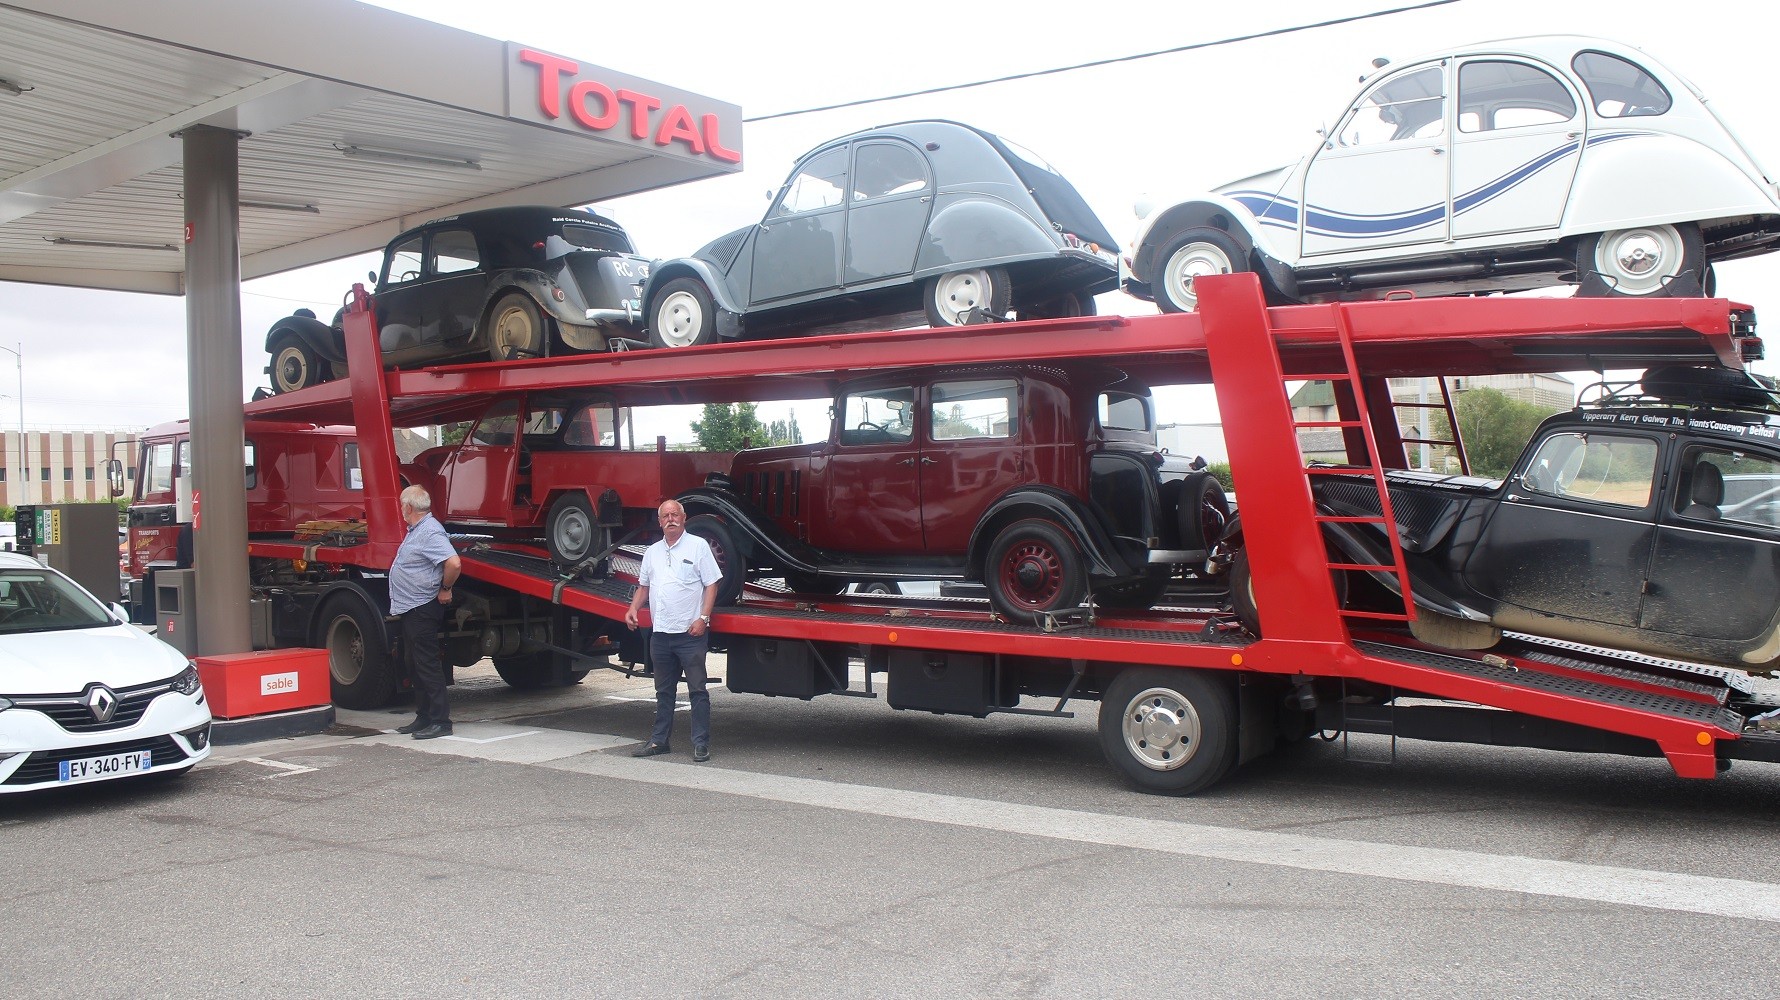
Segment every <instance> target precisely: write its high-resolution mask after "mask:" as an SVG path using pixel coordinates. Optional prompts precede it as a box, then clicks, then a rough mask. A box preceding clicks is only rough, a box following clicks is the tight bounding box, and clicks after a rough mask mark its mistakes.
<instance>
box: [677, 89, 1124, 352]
mask: <svg viewBox="0 0 1780 1000" xmlns="http://www.w3.org/2000/svg"><path fill="white" fill-rule="evenodd" d="M1117 285H1118V247H1117V245H1115V244H1114V243H1113V240H1112V237H1111V236H1109V235H1108V234H1107V232H1106V227H1105V226H1103V225H1102V224H1101V222H1100V220H1099V219H1098V218H1097V217H1096V216H1095V215H1094V213H1093V211H1092V210H1091V209H1089V208H1088V205H1087V203H1086V202H1085V201H1083V200H1082V197H1081V195H1080V194H1078V193H1077V192H1076V190H1075V188H1074V187H1072V186H1071V185H1070V183H1069V182H1068V181H1067V180H1064V179H1063V176H1062V175H1061V174H1059V173H1057V172H1056V170H1054V169H1052V168H1051V167H1050V166H1049V165H1048V164H1046V163H1045V162H1044V161H1043V160H1041V159H1039V158H1038V157H1037V156H1034V155H1033V154H1031V153H1029V152H1027V151H1025V150H1023V149H1021V148H1019V147H1018V146H1015V145H1013V144H1012V143H1009V142H1007V141H1006V140H1004V139H1001V138H999V137H997V136H994V135H990V134H989V133H987V132H983V131H980V130H978V129H974V128H971V127H969V126H967V125H960V124H957V123H955V122H947V121H914V122H904V123H901V124H898V125H887V126H883V127H881V128H874V129H869V130H866V131H864V132H856V133H854V134H852V135H847V136H842V137H841V138H839V139H835V140H833V141H832V142H827V143H824V144H823V145H821V146H818V147H817V148H816V149H814V150H812V151H811V152H809V153H806V154H805V155H804V156H803V157H802V158H801V159H799V160H798V162H797V165H796V166H795V167H794V168H793V169H792V171H791V176H790V178H789V179H788V180H786V182H785V184H784V186H783V187H781V188H780V189H779V192H778V195H777V196H776V197H775V198H774V199H773V203H772V207H771V208H769V209H767V213H766V217H765V218H763V219H761V221H760V222H759V223H758V224H756V225H753V226H749V227H747V228H746V229H738V230H736V231H735V232H733V233H729V234H728V235H725V236H722V237H719V238H718V239H716V240H713V241H712V242H710V243H709V244H707V245H706V246H704V247H702V248H701V249H699V250H698V251H697V252H696V253H694V254H693V255H692V256H691V257H687V258H682V259H677V260H668V261H658V262H657V264H656V267H655V270H654V273H652V274H651V275H650V277H649V282H648V286H647V287H646V288H645V290H644V293H643V301H644V303H645V306H644V312H645V315H646V317H647V323H648V327H649V340H650V343H652V344H654V345H655V346H657V347H690V346H693V345H698V344H710V343H715V342H716V341H717V340H718V339H719V338H735V337H743V336H749V337H770V336H784V335H788V334H794V333H798V332H802V331H805V330H810V329H813V328H817V327H820V328H822V329H824V330H826V331H828V332H839V331H845V330H848V329H882V328H884V327H885V326H909V325H915V324H919V323H921V322H926V323H928V324H930V325H932V326H959V325H962V324H965V323H970V322H976V321H981V320H991V319H1001V318H1005V317H1006V316H1007V314H1008V313H1009V311H1010V310H1011V311H1013V312H1014V313H1017V314H1018V316H1019V318H1021V319H1036V318H1041V317H1046V316H1078V315H1084V314H1091V312H1092V310H1093V308H1094V303H1093V296H1094V295H1095V294H1096V293H1098V292H1105V291H1112V290H1113V289H1114V288H1116V287H1117Z"/></svg>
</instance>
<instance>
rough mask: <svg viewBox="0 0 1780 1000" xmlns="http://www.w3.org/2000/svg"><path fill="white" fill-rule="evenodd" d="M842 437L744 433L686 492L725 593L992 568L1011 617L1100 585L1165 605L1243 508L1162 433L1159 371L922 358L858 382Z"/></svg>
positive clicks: (842, 408)
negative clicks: (1151, 379) (1229, 502)
mask: <svg viewBox="0 0 1780 1000" xmlns="http://www.w3.org/2000/svg"><path fill="white" fill-rule="evenodd" d="M833 414H834V416H833V419H832V422H831V425H830V432H829V435H828V437H827V439H826V440H824V441H821V442H819V443H814V444H802V445H784V446H779V447H772V448H759V449H753V450H748V451H743V452H741V453H739V454H738V455H737V456H736V459H735V463H734V466H733V468H732V469H731V470H730V472H729V474H728V475H727V476H723V477H716V478H715V479H714V480H713V481H712V482H711V483H708V484H707V485H706V486H704V487H702V488H699V489H695V490H690V491H687V492H685V493H682V494H681V495H680V498H679V499H680V501H681V503H683V504H684V505H685V507H686V513H687V515H688V516H687V522H686V530H687V531H690V532H693V533H695V534H698V535H700V536H701V537H703V538H705V539H706V540H707V541H709V542H711V543H712V546H713V548H714V549H715V550H716V551H717V553H718V562H719V564H721V565H722V566H723V568H724V587H723V591H722V593H721V595H720V600H722V601H724V602H725V603H727V602H729V601H733V600H734V599H735V597H736V596H737V595H738V594H739V593H740V591H741V587H742V583H743V581H744V579H748V578H755V577H782V578H784V579H785V580H786V581H787V583H788V584H789V585H790V586H791V588H792V589H793V590H796V591H799V592H802V593H811V594H835V593H839V592H840V591H841V590H842V589H843V588H845V587H846V586H847V585H848V584H850V583H860V584H870V583H876V582H896V581H915V580H937V581H946V580H980V581H982V583H984V584H985V585H986V588H987V590H988V596H989V599H990V601H991V602H992V604H993V605H994V607H995V609H996V610H997V611H998V612H1000V613H1001V614H1002V615H1003V616H1005V617H1007V618H1008V619H1010V620H1015V621H1021V622H1034V621H1042V620H1043V619H1044V617H1045V616H1048V615H1058V614H1063V613H1067V612H1071V611H1073V610H1075V609H1076V608H1078V607H1079V606H1080V605H1081V604H1082V603H1083V602H1084V601H1087V600H1089V599H1090V597H1092V599H1093V600H1094V601H1095V602H1096V603H1098V604H1100V605H1103V606H1106V607H1120V608H1147V607H1149V606H1150V605H1152V604H1153V603H1155V602H1156V601H1157V600H1158V599H1160V598H1161V597H1162V595H1163V593H1164V592H1165V591H1166V589H1167V587H1168V586H1169V584H1170V582H1171V580H1172V579H1174V578H1175V576H1176V575H1177V574H1197V573H1198V572H1199V571H1200V570H1201V569H1203V568H1204V566H1205V563H1206V559H1207V555H1208V553H1207V547H1208V546H1207V541H1208V539H1209V540H1215V539H1216V538H1217V537H1218V536H1219V534H1220V533H1221V531H1222V529H1223V523H1224V517H1225V516H1226V514H1227V513H1228V508H1227V506H1226V504H1225V500H1224V494H1223V490H1222V488H1221V487H1219V485H1218V483H1217V481H1216V480H1215V479H1213V478H1212V477H1211V476H1210V475H1208V474H1206V473H1203V472H1195V471H1192V470H1191V468H1190V467H1189V465H1188V463H1187V462H1186V461H1184V460H1182V459H1178V458H1172V457H1169V456H1167V455H1165V454H1163V453H1162V451H1161V450H1160V449H1159V448H1158V447H1157V444H1156V426H1155V412H1154V407H1153V405H1152V403H1151V399H1150V392H1149V389H1148V388H1147V387H1146V386H1144V385H1142V384H1141V383H1139V382H1137V381H1136V380H1134V379H1132V378H1131V377H1130V376H1129V375H1128V374H1127V373H1125V372H1123V371H1119V370H1117V369H1114V368H1110V367H1103V366H1099V365H1094V364H1080V363H1070V364H1054V365H1053V364H1042V365H1041V364H1030V365H1000V366H994V367H980V368H950V369H917V370H915V371H912V372H910V371H903V372H899V373H898V374H896V375H894V376H873V377H868V378H862V379H859V380H857V381H854V382H851V383H848V384H846V385H843V386H842V387H841V389H840V392H839V395H838V396H837V398H836V399H835V402H834V407H833Z"/></svg>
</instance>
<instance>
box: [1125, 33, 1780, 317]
mask: <svg viewBox="0 0 1780 1000" xmlns="http://www.w3.org/2000/svg"><path fill="white" fill-rule="evenodd" d="M1381 62H1382V61H1381ZM1338 122H1339V124H1338V125H1337V127H1336V128H1335V129H1334V130H1333V131H1330V132H1325V133H1323V138H1322V140H1321V141H1320V142H1318V144H1317V146H1316V148H1315V149H1313V150H1312V151H1311V153H1310V155H1309V156H1307V157H1305V158H1304V159H1303V160H1301V161H1299V162H1298V163H1297V164H1295V165H1293V166H1290V167H1284V168H1281V169H1278V170H1274V171H1271V172H1269V173H1265V174H1260V175H1257V176H1254V177H1249V178H1247V179H1245V180H1241V181H1237V182H1235V183H1232V184H1227V185H1225V186H1223V187H1221V188H1219V189H1217V191H1215V192H1213V193H1211V194H1208V195H1202V196H1199V197H1194V198H1190V199H1188V200H1186V201H1182V202H1179V203H1178V204H1174V205H1171V206H1169V207H1166V208H1162V209H1160V210H1158V211H1149V210H1148V209H1147V208H1146V207H1145V206H1143V205H1141V204H1140V206H1139V209H1138V212H1139V215H1140V216H1144V222H1143V224H1142V227H1141V228H1140V229H1139V231H1138V235H1137V238H1136V239H1135V240H1133V241H1132V244H1131V250H1130V256H1129V257H1127V258H1125V269H1124V270H1125V273H1124V280H1123V284H1124V287H1125V290H1126V291H1128V292H1130V293H1131V294H1133V295H1135V296H1137V297H1139V298H1144V299H1151V300H1153V301H1155V302H1156V304H1157V305H1159V306H1160V307H1161V308H1162V309H1163V311H1165V312H1183V311H1187V310H1191V309H1193V308H1194V306H1195V304H1196V302H1197V296H1196V294H1195V293H1194V290H1193V281H1194V279H1195V278H1197V277H1198V276H1200V275H1203V274H1219V273H1227V272H1230V271H1255V272H1258V273H1259V274H1260V275H1261V278H1262V283H1263V284H1264V285H1265V286H1266V287H1267V292H1268V297H1269V299H1270V300H1272V301H1275V302H1316V301H1329V300H1333V299H1344V298H1367V297H1379V296H1382V295H1385V294H1387V293H1390V292H1393V291H1396V290H1400V289H1402V290H1408V291H1411V292H1414V293H1416V294H1419V295H1450V294H1457V293H1472V292H1486V291H1488V292H1495V291H1519V290H1524V289H1529V288H1538V287H1544V286H1551V285H1560V284H1566V283H1572V284H1576V285H1578V286H1579V289H1578V294H1581V295H1639V296H1697V295H1710V294H1711V293H1712V285H1713V282H1712V264H1713V262H1714V261H1720V260H1730V259H1732V258H1736V257H1746V256H1751V255H1754V254H1761V253H1767V252H1769V251H1770V250H1773V249H1774V248H1775V245H1776V241H1780V192H1777V191H1776V188H1775V185H1774V183H1773V180H1772V179H1771V176H1770V175H1769V174H1768V173H1767V172H1766V171H1764V170H1763V169H1762V168H1761V166H1760V165H1759V164H1758V163H1757V162H1756V161H1755V158H1754V157H1753V156H1752V155H1751V154H1750V152H1749V150H1748V149H1746V148H1745V147H1744V145H1743V143H1742V142H1741V141H1740V140H1739V139H1738V138H1737V136H1736V134H1735V133H1733V132H1732V131H1731V130H1730V128H1729V127H1728V126H1726V125H1725V123H1724V122H1723V121H1721V120H1720V119H1719V118H1718V116H1717V115H1716V114H1715V113H1714V112H1713V110H1712V109H1711V107H1710V106H1709V105H1707V104H1706V101H1705V98H1704V97H1703V96H1702V95H1701V94H1700V93H1699V91H1698V90H1696V89H1694V87H1693V85H1692V84H1690V83H1688V82H1687V81H1686V80H1685V79H1683V78H1681V77H1680V76H1677V75H1676V74H1674V73H1672V72H1670V71H1669V70H1667V69H1665V68H1663V66H1662V65H1660V64H1659V63H1657V62H1655V61H1654V60H1652V59H1651V58H1650V57H1648V56H1646V55H1644V54H1643V53H1642V52H1640V51H1638V50H1637V49H1634V48H1631V47H1629V46H1625V45H1619V44H1615V43H1613V42H1608V41H1603V40H1600V39H1596V38H1586V37H1581V36H1574V35H1549V36H1539V37H1531V38H1519V39H1512V40H1508V41H1500V42H1490V43H1485V44H1478V45H1469V46H1463V47H1459V48H1453V49H1448V50H1446V51H1443V52H1437V53H1434V54H1431V55H1429V56H1426V57H1424V58H1421V59H1415V60H1411V61H1409V62H1405V63H1402V64H1393V65H1386V66H1385V67H1384V68H1383V69H1381V70H1379V71H1378V72H1376V73H1374V74H1372V75H1371V76H1369V77H1367V78H1366V79H1365V81H1364V85H1363V86H1362V87H1361V89H1360V92H1359V95H1358V96H1357V97H1356V98H1355V99H1354V100H1353V102H1352V103H1351V104H1349V105H1348V106H1347V107H1346V109H1344V110H1343V111H1342V113H1341V116H1340V118H1339V119H1338Z"/></svg>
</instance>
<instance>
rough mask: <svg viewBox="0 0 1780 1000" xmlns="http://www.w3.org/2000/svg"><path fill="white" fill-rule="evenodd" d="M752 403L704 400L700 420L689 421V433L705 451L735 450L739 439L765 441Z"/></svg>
mask: <svg viewBox="0 0 1780 1000" xmlns="http://www.w3.org/2000/svg"><path fill="white" fill-rule="evenodd" d="M755 410H756V407H755V405H754V404H753V403H706V404H705V410H704V419H702V420H694V421H693V422H692V434H693V436H694V437H696V438H697V439H698V446H699V447H700V448H702V449H703V450H705V451H739V450H741V448H742V446H743V442H747V443H748V444H752V445H761V444H765V443H766V441H767V429H766V426H765V425H764V424H762V423H761V422H760V417H759V416H757V415H756V414H755Z"/></svg>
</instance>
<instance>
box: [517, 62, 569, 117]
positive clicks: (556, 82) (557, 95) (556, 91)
mask: <svg viewBox="0 0 1780 1000" xmlns="http://www.w3.org/2000/svg"><path fill="white" fill-rule="evenodd" d="M519 61H520V62H523V63H531V64H532V65H533V66H536V67H538V108H539V109H540V110H542V111H543V112H544V117H546V118H560V117H562V104H561V99H562V76H563V74H564V73H567V74H568V75H569V76H574V75H575V74H577V73H579V72H581V64H580V63H578V62H575V61H574V60H573V59H564V58H563V57H561V56H553V55H551V54H550V53H548V52H539V51H538V50H536V49H520V50H519Z"/></svg>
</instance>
